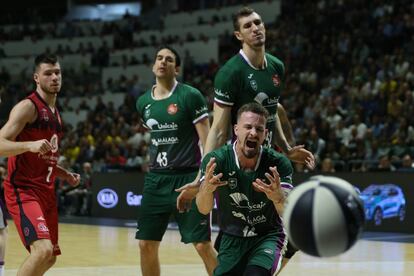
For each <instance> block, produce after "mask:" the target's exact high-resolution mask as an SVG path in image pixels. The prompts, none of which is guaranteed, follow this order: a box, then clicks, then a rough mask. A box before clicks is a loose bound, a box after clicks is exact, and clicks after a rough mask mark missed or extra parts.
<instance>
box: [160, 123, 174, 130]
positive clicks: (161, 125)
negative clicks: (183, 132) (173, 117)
mask: <svg viewBox="0 0 414 276" xmlns="http://www.w3.org/2000/svg"><path fill="white" fill-rule="evenodd" d="M177 128H178V125H177V124H176V123H174V122H172V123H170V124H169V123H163V124H158V129H177Z"/></svg>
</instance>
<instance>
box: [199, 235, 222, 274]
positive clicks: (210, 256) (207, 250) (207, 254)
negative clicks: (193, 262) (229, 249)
mask: <svg viewBox="0 0 414 276" xmlns="http://www.w3.org/2000/svg"><path fill="white" fill-rule="evenodd" d="M193 245H194V247H195V249H196V250H197V253H198V255H199V256H200V257H201V259H202V260H203V262H204V266H205V268H206V270H207V273H208V275H213V272H214V269H215V268H216V266H217V253H216V251H214V248H213V247H212V245H211V242H209V241H204V242H195V243H193Z"/></svg>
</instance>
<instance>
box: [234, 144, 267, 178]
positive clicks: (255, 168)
mask: <svg viewBox="0 0 414 276" xmlns="http://www.w3.org/2000/svg"><path fill="white" fill-rule="evenodd" d="M236 143H237V141H235V142H234V143H233V153H234V159H235V160H236V165H237V168H239V169H240V163H239V158H238V157H237V152H236ZM262 154H263V146H260V152H259V158H257V162H256V166H255V167H254V170H255V171H257V169H258V168H259V165H260V161H261V160H262Z"/></svg>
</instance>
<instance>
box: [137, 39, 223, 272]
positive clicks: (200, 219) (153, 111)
mask: <svg viewBox="0 0 414 276" xmlns="http://www.w3.org/2000/svg"><path fill="white" fill-rule="evenodd" d="M180 63H181V62H180V57H179V55H178V54H177V52H176V51H175V50H174V49H173V48H171V47H168V46H162V47H161V48H159V50H158V51H157V53H156V57H155V63H154V65H153V68H152V70H153V72H154V74H155V77H156V84H155V85H154V86H153V87H152V89H151V90H150V91H147V92H146V93H145V94H143V95H142V96H141V97H140V98H139V99H138V100H137V110H138V112H139V114H140V115H141V118H142V120H143V122H144V124H145V126H146V127H148V128H149V130H150V133H151V144H150V148H149V154H150V171H149V172H148V173H147V174H146V176H145V184H144V191H143V198H142V202H141V209H140V213H139V215H138V227H137V233H136V239H139V249H140V256H141V270H142V274H143V275H144V276H145V275H151V276H152V275H160V263H159V257H158V249H159V245H160V242H161V240H162V237H163V235H164V233H165V231H166V229H167V226H168V221H169V218H170V216H171V215H174V216H175V219H176V221H177V223H178V227H179V230H180V234H181V241H182V242H184V243H193V245H194V247H195V248H196V250H197V252H198V254H199V255H200V257H201V258H202V259H203V261H204V264H205V266H206V270H207V272H208V274H209V275H211V274H212V273H213V270H214V268H215V267H216V265H217V261H216V253H215V251H214V249H213V247H212V245H211V242H210V238H211V237H210V234H211V231H210V216H209V215H202V214H201V213H199V212H198V210H197V207H196V206H195V202H193V206H192V208H190V211H189V212H186V213H179V212H178V210H177V209H176V208H175V202H176V199H177V195H178V194H177V193H176V192H175V191H174V190H175V189H177V188H180V187H181V186H183V185H184V184H186V183H188V182H190V181H192V180H193V179H194V178H195V177H196V175H197V172H198V169H199V165H200V160H201V152H200V147H199V144H198V142H199V141H200V142H201V145H205V141H206V137H207V133H208V130H209V127H210V123H209V118H208V109H207V104H206V101H205V98H204V97H203V95H202V94H201V93H200V91H198V90H197V89H195V88H193V87H191V86H188V85H185V84H182V83H179V82H177V80H176V76H177V75H178V72H179V68H180Z"/></svg>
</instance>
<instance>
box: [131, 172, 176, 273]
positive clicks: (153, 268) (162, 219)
mask: <svg viewBox="0 0 414 276" xmlns="http://www.w3.org/2000/svg"><path fill="white" fill-rule="evenodd" d="M164 178H165V176H163V175H159V174H155V173H147V174H146V176H145V185H144V192H143V196H142V201H141V209H140V213H139V214H138V226H137V233H136V235H135V238H136V239H138V240H139V242H138V245H139V252H140V261H141V272H142V275H144V276H146V275H160V271H161V268H160V261H159V255H158V251H159V246H160V242H161V240H162V237H163V236H164V233H165V231H166V229H167V226H168V220H169V217H170V214H171V201H170V194H171V190H172V191H173V189H172V188H171V187H169V183H168V182H166V181H165V179H164Z"/></svg>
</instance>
